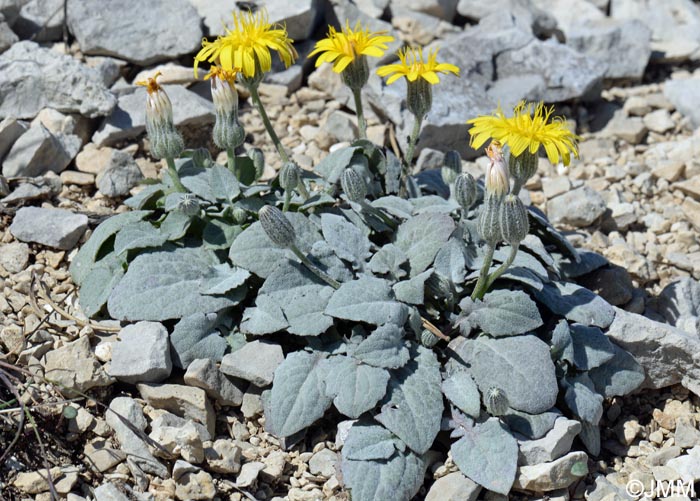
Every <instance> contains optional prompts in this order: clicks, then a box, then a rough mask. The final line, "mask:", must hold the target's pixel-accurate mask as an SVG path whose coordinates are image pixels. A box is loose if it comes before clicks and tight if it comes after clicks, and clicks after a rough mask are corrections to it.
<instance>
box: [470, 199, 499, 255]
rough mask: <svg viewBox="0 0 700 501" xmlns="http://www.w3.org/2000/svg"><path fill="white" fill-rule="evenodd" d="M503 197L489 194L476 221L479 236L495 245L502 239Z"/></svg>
mask: <svg viewBox="0 0 700 501" xmlns="http://www.w3.org/2000/svg"><path fill="white" fill-rule="evenodd" d="M500 208H501V199H500V198H498V197H496V196H494V195H487V196H486V199H485V200H484V203H483V204H482V206H481V212H480V213H479V218H478V219H477V222H476V229H477V231H478V232H479V236H481V239H482V240H484V242H486V243H487V244H489V245H491V246H494V245H496V244H497V243H498V242H499V241H500V240H501V237H502V235H501V221H500V218H499V215H500V214H499V212H500Z"/></svg>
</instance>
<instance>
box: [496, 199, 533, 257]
mask: <svg viewBox="0 0 700 501" xmlns="http://www.w3.org/2000/svg"><path fill="white" fill-rule="evenodd" d="M498 218H499V220H500V223H501V232H502V236H503V241H504V242H506V243H508V244H510V245H512V246H515V245H518V244H519V243H520V242H522V241H523V239H524V238H525V237H526V236H527V234H528V232H529V231H530V223H529V221H528V218H527V209H526V208H525V205H523V203H522V202H521V201H520V199H519V198H518V197H516V196H515V195H508V196H506V198H505V199H504V200H503V203H502V204H501V208H500V214H499V216H498Z"/></svg>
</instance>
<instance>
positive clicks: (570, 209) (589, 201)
mask: <svg viewBox="0 0 700 501" xmlns="http://www.w3.org/2000/svg"><path fill="white" fill-rule="evenodd" d="M605 210H606V205H605V201H604V200H603V198H602V197H601V196H600V194H599V193H598V192H597V191H594V190H592V189H591V188H589V187H588V186H583V187H581V188H577V189H575V190H571V191H569V192H567V193H564V194H563V195H560V196H558V197H555V198H553V199H551V200H549V201H548V202H547V216H548V217H549V220H550V221H551V222H552V224H554V225H556V224H567V225H570V226H575V227H578V228H582V227H585V226H590V225H591V224H593V223H594V222H595V221H596V220H597V219H598V218H599V217H600V216H602V215H603V214H604V213H605Z"/></svg>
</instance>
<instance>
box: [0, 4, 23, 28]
mask: <svg viewBox="0 0 700 501" xmlns="http://www.w3.org/2000/svg"><path fill="white" fill-rule="evenodd" d="M21 7H22V0H0V15H2V16H3V17H4V18H5V21H7V22H8V23H9V24H12V23H14V22H15V21H16V20H17V16H18V15H19V9H20V8H21Z"/></svg>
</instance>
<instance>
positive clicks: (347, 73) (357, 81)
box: [342, 55, 369, 90]
mask: <svg viewBox="0 0 700 501" xmlns="http://www.w3.org/2000/svg"><path fill="white" fill-rule="evenodd" d="M342 75H343V81H344V82H345V85H347V86H348V87H350V89H352V90H358V89H361V88H362V87H363V86H364V85H365V84H366V83H367V80H368V79H369V66H368V65H367V58H366V57H365V56H362V55H360V56H358V57H357V58H355V60H354V61H353V62H351V63H350V64H349V65H348V66H347V67H346V68H345V70H344V71H343V73H342Z"/></svg>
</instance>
